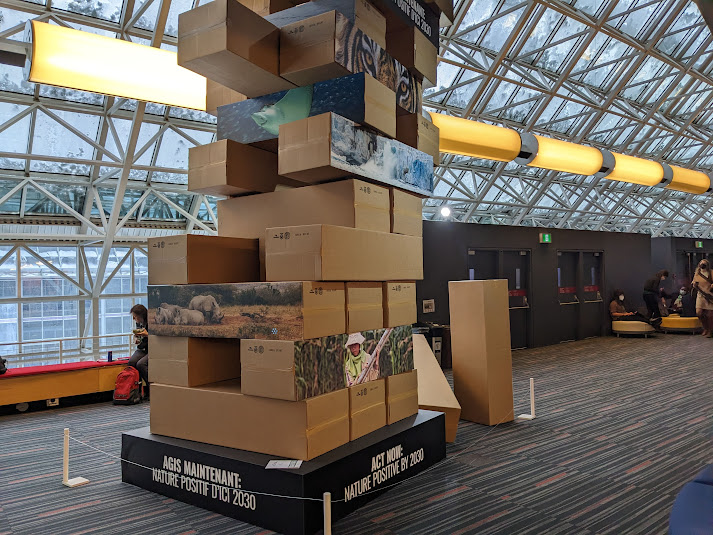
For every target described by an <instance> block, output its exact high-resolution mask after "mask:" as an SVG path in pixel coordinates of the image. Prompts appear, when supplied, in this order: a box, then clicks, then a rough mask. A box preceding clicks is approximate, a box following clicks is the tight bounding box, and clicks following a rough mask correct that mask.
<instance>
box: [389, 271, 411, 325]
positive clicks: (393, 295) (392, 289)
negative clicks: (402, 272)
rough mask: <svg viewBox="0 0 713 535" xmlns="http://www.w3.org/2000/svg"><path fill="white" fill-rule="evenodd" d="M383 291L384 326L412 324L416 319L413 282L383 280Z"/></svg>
mask: <svg viewBox="0 0 713 535" xmlns="http://www.w3.org/2000/svg"><path fill="white" fill-rule="evenodd" d="M383 293H384V327H395V326H397V325H412V324H414V323H416V322H417V321H418V318H417V311H418V309H417V308H416V283H415V282H403V281H389V282H385V283H384V288H383Z"/></svg>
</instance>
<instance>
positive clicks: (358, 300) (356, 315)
mask: <svg viewBox="0 0 713 535" xmlns="http://www.w3.org/2000/svg"><path fill="white" fill-rule="evenodd" d="M346 298H347V332H350V333H352V332H358V331H367V330H371V329H381V328H383V327H384V305H383V291H382V288H381V283H380V282H348V283H346Z"/></svg>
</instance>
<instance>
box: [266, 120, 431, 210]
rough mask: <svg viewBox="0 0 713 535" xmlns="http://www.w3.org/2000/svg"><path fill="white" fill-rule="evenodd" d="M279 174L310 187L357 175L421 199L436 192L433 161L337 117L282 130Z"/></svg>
mask: <svg viewBox="0 0 713 535" xmlns="http://www.w3.org/2000/svg"><path fill="white" fill-rule="evenodd" d="M278 173H280V174H281V175H283V176H286V177H289V178H293V179H295V180H299V181H302V182H307V183H315V182H324V181H326V180H330V179H334V178H341V177H346V176H350V175H356V176H359V177H361V178H365V179H367V180H371V181H374V182H376V183H378V184H380V185H390V186H397V187H399V188H402V189H405V190H409V191H413V192H414V193H418V194H421V195H426V196H428V195H431V194H432V192H433V158H432V157H431V156H429V155H428V154H426V153H423V152H420V151H418V150H416V149H414V148H413V147H409V146H408V145H405V144H404V143H401V142H399V141H395V140H393V139H389V138H386V137H383V136H378V135H376V134H374V133H372V132H369V131H368V130H366V129H364V128H361V127H359V126H358V125H357V124H356V123H354V122H353V121H350V120H349V119H345V118H344V117H341V116H340V115H337V114H335V113H325V114H322V115H317V116H315V117H308V118H307V119H302V120H299V121H294V122H291V123H287V124H283V125H281V126H280V134H279V151H278Z"/></svg>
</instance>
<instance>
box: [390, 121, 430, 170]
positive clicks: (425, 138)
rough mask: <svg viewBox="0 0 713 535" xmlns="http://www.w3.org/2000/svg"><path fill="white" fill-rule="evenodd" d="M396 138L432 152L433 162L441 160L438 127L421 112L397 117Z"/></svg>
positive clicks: (422, 150) (410, 145)
mask: <svg viewBox="0 0 713 535" xmlns="http://www.w3.org/2000/svg"><path fill="white" fill-rule="evenodd" d="M396 139H398V140H399V141H400V142H401V143H406V144H407V145H408V146H409V147H414V148H415V149H418V150H420V151H421V152H425V153H426V154H430V155H431V156H432V157H433V164H434V165H438V164H439V163H440V161H441V153H440V151H439V144H440V132H439V129H438V127H437V126H436V125H435V124H433V123H432V122H431V121H430V120H428V119H427V118H426V117H424V116H423V115H422V114H420V113H411V114H408V115H399V117H397V118H396Z"/></svg>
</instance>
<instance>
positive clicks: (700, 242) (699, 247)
mask: <svg viewBox="0 0 713 535" xmlns="http://www.w3.org/2000/svg"><path fill="white" fill-rule="evenodd" d="M696 249H703V242H702V241H697V242H696Z"/></svg>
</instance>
